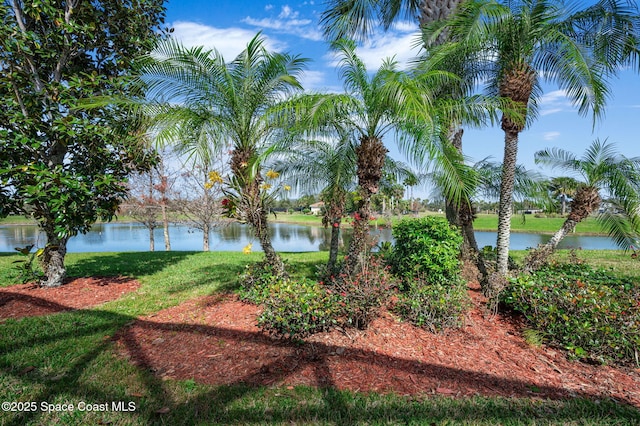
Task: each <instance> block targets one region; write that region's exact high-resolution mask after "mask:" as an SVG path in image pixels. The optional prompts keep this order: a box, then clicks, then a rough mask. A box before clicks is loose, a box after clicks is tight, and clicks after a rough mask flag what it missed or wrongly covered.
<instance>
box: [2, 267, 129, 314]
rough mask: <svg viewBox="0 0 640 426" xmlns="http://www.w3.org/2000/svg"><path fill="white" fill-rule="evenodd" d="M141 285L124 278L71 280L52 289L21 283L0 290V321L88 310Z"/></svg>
mask: <svg viewBox="0 0 640 426" xmlns="http://www.w3.org/2000/svg"><path fill="white" fill-rule="evenodd" d="M138 287H140V283H139V282H138V281H136V280H134V279H131V278H124V277H109V278H106V277H105V278H100V277H89V278H74V279H72V280H69V281H67V282H66V283H65V284H64V285H62V286H60V287H55V288H42V287H39V286H37V285H36V284H33V283H29V284H21V285H14V286H11V287H2V288H0V321H2V320H5V319H8V318H22V317H31V316H38V315H48V314H52V313H55V312H61V311H69V310H73V309H82V308H90V307H92V306H95V305H99V304H101V303H104V302H109V301H111V300H116V299H118V298H120V297H122V296H123V295H124V294H126V293H129V292H132V291H135V290H137V289H138Z"/></svg>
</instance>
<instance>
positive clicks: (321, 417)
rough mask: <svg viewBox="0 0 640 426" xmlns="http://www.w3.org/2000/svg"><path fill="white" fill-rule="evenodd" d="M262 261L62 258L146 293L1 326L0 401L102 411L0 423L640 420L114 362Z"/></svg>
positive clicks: (605, 407) (609, 406)
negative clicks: (216, 379) (205, 380)
mask: <svg viewBox="0 0 640 426" xmlns="http://www.w3.org/2000/svg"><path fill="white" fill-rule="evenodd" d="M514 254H515V256H516V257H522V253H519V252H516V253H514ZM326 256H327V254H326V253H317V252H314V253H295V254H285V255H284V257H285V258H286V259H287V260H288V262H289V263H290V271H293V272H294V273H295V275H298V276H308V277H313V274H314V271H315V265H316V264H318V263H322V262H324V261H325V260H326ZM561 256H566V254H561ZM579 256H581V257H583V258H586V259H588V261H589V262H592V263H595V264H599V265H602V266H613V267H614V269H615V270H616V271H620V272H633V273H635V274H636V276H640V272H638V270H640V268H638V261H637V260H632V259H630V258H629V256H628V254H623V253H622V252H613V251H598V252H588V251H583V252H579ZM259 258H260V253H253V254H251V255H248V256H247V255H243V254H240V253H224V252H211V253H201V252H155V253H150V252H144V253H92V254H69V255H68V256H67V259H68V262H67V263H68V271H69V274H70V275H71V276H74V277H80V276H95V275H102V276H112V275H116V276H117V275H127V276H133V277H136V278H137V279H138V280H139V281H140V282H141V283H142V286H141V288H140V289H139V290H138V291H137V292H134V293H131V294H129V295H126V296H124V297H123V298H122V299H120V300H117V301H113V302H109V303H107V304H104V305H102V306H100V307H98V308H94V309H88V310H79V311H71V312H63V313H58V314H53V315H48V316H44V317H34V318H24V319H20V320H7V321H5V322H4V323H1V324H0V400H1V401H3V402H4V401H21V402H26V401H34V402H37V404H38V407H39V408H40V407H41V404H42V403H48V404H74V406H75V407H78V406H79V404H80V403H89V404H105V403H107V404H108V406H109V410H108V411H79V410H77V409H76V410H75V411H63V412H51V413H43V412H41V411H36V412H28V411H22V412H3V413H0V424H1V425H45V424H47V425H49V424H60V425H71V424H73V425H85V424H113V425H148V424H166V425H179V424H185V425H186V424H188V425H192V424H194V425H195V424H202V425H211V424H287V425H288V424H331V425H350V424H416V425H422V424H424V425H432V424H438V425H445V424H449V425H451V424H467V425H543V424H544V425H547V424H566V425H637V424H640V412H639V411H638V410H636V409H633V408H630V407H628V406H624V405H619V404H616V403H614V402H612V401H607V400H603V401H599V402H591V401H587V400H583V399H574V400H569V401H548V400H540V399H536V398H531V399H527V398H519V399H505V398H485V397H483V398H480V397H475V398H469V399H452V398H447V397H433V396H427V395H424V396H417V397H416V396H414V397H407V396H401V395H378V394H363V393H353V392H342V391H337V390H334V389H315V388H307V387H295V388H282V387H277V386H274V387H246V386H240V385H238V386H223V387H213V386H205V385H201V384H199V383H196V382H194V381H193V380H186V381H175V380H162V379H160V378H158V377H157V376H155V375H154V374H152V372H149V371H145V370H143V369H140V368H137V367H135V366H133V365H132V364H131V363H130V362H129V361H128V360H126V359H123V358H121V357H119V356H116V354H115V351H114V344H113V342H112V341H111V340H110V337H111V336H113V335H114V333H116V332H117V330H118V329H120V328H122V327H123V326H125V325H126V324H128V323H130V322H131V321H133V320H134V319H135V318H136V317H138V316H140V315H146V314H150V313H153V312H156V311H159V310H161V309H164V308H167V307H170V306H174V305H177V304H180V303H182V302H183V301H185V300H188V299H191V298H194V297H197V296H201V295H206V294H211V293H215V292H220V291H228V290H233V289H235V288H236V286H237V275H238V273H240V272H241V271H242V270H243V268H244V266H245V265H246V264H247V263H248V262H249V261H254V260H258V259H259ZM18 259H19V257H18V256H16V255H12V254H2V253H0V287H4V286H8V285H11V284H14V283H15V278H16V277H17V275H18V274H17V272H16V271H15V269H14V265H13V264H12V262H13V261H14V260H18ZM1 290H2V289H1V288H0V291H1ZM112 402H122V403H124V406H126V407H129V405H128V404H129V403H130V402H131V403H134V404H135V411H131V412H116V411H113V410H112V409H111V408H113V407H111V403H112ZM52 407H53V408H55V406H52ZM97 408H100V407H99V406H98V407H97ZM165 408H166V409H165ZM167 410H168V412H165V413H159V411H160V412H163V411H167Z"/></svg>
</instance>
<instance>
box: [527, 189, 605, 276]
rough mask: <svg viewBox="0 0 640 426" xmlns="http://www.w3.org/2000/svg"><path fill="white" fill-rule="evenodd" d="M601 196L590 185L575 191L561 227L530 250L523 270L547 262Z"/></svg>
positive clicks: (532, 269)
mask: <svg viewBox="0 0 640 426" xmlns="http://www.w3.org/2000/svg"><path fill="white" fill-rule="evenodd" d="M601 202H602V198H600V194H599V193H598V189H597V188H594V187H591V186H583V187H581V188H580V189H578V191H577V192H576V195H575V197H574V199H573V200H572V201H571V204H570V206H571V213H569V217H567V219H566V220H565V221H564V223H563V224H562V227H561V228H560V229H559V230H558V231H557V232H556V233H555V234H554V235H553V237H551V239H550V240H549V241H547V243H546V244H543V245H540V246H538V247H537V248H536V249H534V250H531V252H530V253H529V254H528V255H527V259H526V260H525V272H533V271H535V270H536V269H538V268H540V267H541V266H542V265H544V264H545V263H547V260H548V258H549V256H551V254H553V252H554V251H555V250H556V248H557V247H558V244H560V241H562V239H563V238H564V237H566V236H567V234H569V233H570V232H573V231H574V230H575V229H576V225H577V224H578V223H580V222H582V221H583V220H584V219H586V218H587V217H589V215H590V214H591V213H593V212H594V211H596V210H597V209H598V207H600V203H601Z"/></svg>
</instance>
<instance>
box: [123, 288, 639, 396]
mask: <svg viewBox="0 0 640 426" xmlns="http://www.w3.org/2000/svg"><path fill="white" fill-rule="evenodd" d="M470 294H471V296H472V299H473V301H474V309H473V310H472V311H471V312H470V313H469V314H468V316H467V321H466V326H465V327H464V328H462V329H460V330H452V331H448V332H446V333H444V334H432V333H430V332H428V331H425V330H422V329H419V328H416V327H413V326H411V325H409V324H407V323H404V322H401V321H399V320H398V318H396V316H395V315H394V314H392V313H390V312H388V311H383V313H382V315H381V317H380V318H379V319H377V320H375V321H374V322H373V324H371V326H370V327H369V329H368V330H365V331H354V330H348V331H347V332H343V331H333V332H330V333H322V334H318V335H315V336H312V337H310V338H308V339H306V343H304V344H302V345H299V344H294V343H290V342H286V341H282V340H277V339H273V338H271V337H269V336H267V335H265V334H263V333H261V331H260V330H259V329H258V328H257V327H256V316H257V315H258V314H259V311H260V309H259V308H258V307H256V306H253V305H249V304H245V303H242V302H240V301H239V300H238V299H237V298H236V297H235V296H233V295H224V296H209V297H202V298H198V299H195V300H191V301H188V302H186V303H184V304H182V305H180V306H176V307H173V308H170V309H166V310H164V311H161V312H158V313H156V314H154V315H151V316H148V317H144V318H140V319H139V320H138V321H136V323H134V324H133V325H132V326H130V327H128V328H126V329H124V330H122V331H121V332H120V333H119V335H118V336H117V341H118V345H119V351H120V352H121V353H122V354H123V355H125V356H127V357H129V358H131V359H132V360H133V362H135V363H136V364H138V365H140V366H142V367H144V368H148V369H151V370H152V371H154V372H155V374H157V375H158V376H160V377H162V378H164V379H195V380H196V381H198V382H203V383H208V384H212V385H221V384H228V385H231V384H237V383H244V384H250V385H266V386H270V385H277V386H288V387H290V386H294V385H309V386H318V387H324V386H333V387H335V388H338V389H350V390H354V391H374V392H396V393H399V394H411V395H414V394H444V395H450V396H456V397H461V396H470V395H485V396H505V397H533V398H553V399H564V398H570V397H575V396H583V397H588V398H596V399H602V398H613V399H615V400H617V401H620V402H623V403H629V404H633V405H635V406H637V407H640V369H636V370H633V369H622V368H613V367H609V366H596V365H589V364H585V363H580V362H571V361H569V360H567V359H566V357H565V355H564V354H563V353H562V352H561V351H558V350H554V349H550V348H546V347H545V348H535V347H532V346H530V345H528V344H527V343H526V342H525V341H524V340H523V338H522V337H521V333H520V330H521V327H522V324H520V323H519V322H518V321H517V320H514V319H513V318H508V317H504V316H500V315H498V316H493V317H487V316H486V315H484V313H483V310H482V309H483V306H484V302H485V300H484V297H483V296H482V295H481V293H480V290H479V286H478V285H477V284H475V285H474V284H472V288H470Z"/></svg>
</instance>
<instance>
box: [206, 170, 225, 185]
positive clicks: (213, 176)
mask: <svg viewBox="0 0 640 426" xmlns="http://www.w3.org/2000/svg"><path fill="white" fill-rule="evenodd" d="M209 181H210V182H211V183H222V176H220V173H218V172H216V171H213V172H209Z"/></svg>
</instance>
